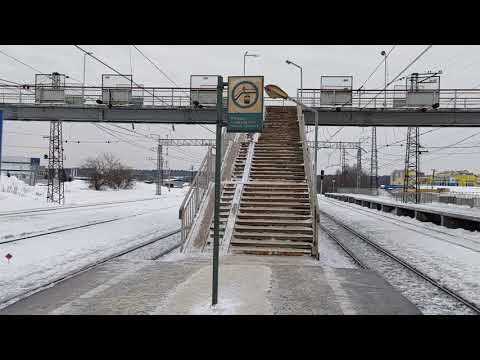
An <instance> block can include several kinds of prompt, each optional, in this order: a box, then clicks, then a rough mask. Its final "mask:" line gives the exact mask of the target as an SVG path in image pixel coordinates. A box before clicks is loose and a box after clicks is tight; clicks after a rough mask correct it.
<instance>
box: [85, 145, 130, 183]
mask: <svg viewBox="0 0 480 360" xmlns="http://www.w3.org/2000/svg"><path fill="white" fill-rule="evenodd" d="M82 167H83V168H87V169H89V170H90V187H91V188H92V189H95V190H102V188H103V187H110V188H112V189H128V188H131V187H132V186H133V185H134V179H133V171H132V169H130V168H128V167H126V166H124V165H122V163H121V162H120V160H119V159H117V158H116V157H115V156H114V155H112V154H109V153H104V154H102V155H100V156H98V157H96V158H88V159H87V160H86V161H85V163H84V164H83V166H82Z"/></svg>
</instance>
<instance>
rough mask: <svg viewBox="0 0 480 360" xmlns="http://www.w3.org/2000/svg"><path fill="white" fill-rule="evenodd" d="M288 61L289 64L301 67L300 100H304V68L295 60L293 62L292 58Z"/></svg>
mask: <svg viewBox="0 0 480 360" xmlns="http://www.w3.org/2000/svg"><path fill="white" fill-rule="evenodd" d="M286 63H287V64H288V65H293V66H296V67H297V68H299V69H300V101H303V69H302V67H301V66H300V65H297V64H295V63H294V62H291V61H290V60H287V61H286Z"/></svg>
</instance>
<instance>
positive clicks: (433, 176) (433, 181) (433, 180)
mask: <svg viewBox="0 0 480 360" xmlns="http://www.w3.org/2000/svg"><path fill="white" fill-rule="evenodd" d="M432 170H433V175H432V190H433V184H434V183H435V169H432Z"/></svg>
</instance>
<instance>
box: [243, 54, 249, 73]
mask: <svg viewBox="0 0 480 360" xmlns="http://www.w3.org/2000/svg"><path fill="white" fill-rule="evenodd" d="M247 53H248V51H245V54H243V76H245V58H246V56H247Z"/></svg>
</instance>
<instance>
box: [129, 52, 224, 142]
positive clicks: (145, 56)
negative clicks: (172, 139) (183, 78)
mask: <svg viewBox="0 0 480 360" xmlns="http://www.w3.org/2000/svg"><path fill="white" fill-rule="evenodd" d="M132 46H133V47H134V48H135V49H136V50H137V51H138V52H139V53H140V54H141V55H142V56H143V57H144V58H145V59H146V60H147V61H148V62H149V63H150V64H152V65H153V66H154V67H155V69H157V70H158V71H160V73H161V74H162V75H163V76H164V77H165V78H166V79H167V80H168V81H170V82H171V83H172V84H173V85H175V86H176V87H180V86H179V85H178V84H177V83H176V82H175V81H173V80H172V79H170V77H169V76H168V75H167V74H166V73H165V72H164V71H163V70H162V69H160V67H158V65H157V64H155V63H154V62H153V61H152V60H151V59H150V58H149V57H148V56H147V55H145V54H144V53H143V52H142V51H141V50H140V49H139V48H138V47H137V46H135V45H132ZM193 113H194V114H196V112H195V111H194V112H193ZM197 125H199V126H200V127H201V128H203V129H205V130H207V131H210V132H211V133H212V134H215V132H214V131H212V130H210V129H209V128H207V127H205V126H204V125H201V124H197Z"/></svg>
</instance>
